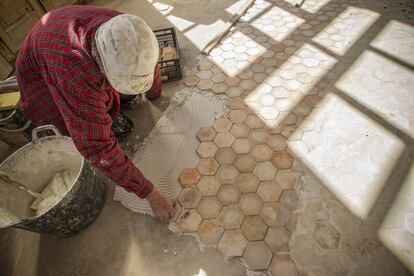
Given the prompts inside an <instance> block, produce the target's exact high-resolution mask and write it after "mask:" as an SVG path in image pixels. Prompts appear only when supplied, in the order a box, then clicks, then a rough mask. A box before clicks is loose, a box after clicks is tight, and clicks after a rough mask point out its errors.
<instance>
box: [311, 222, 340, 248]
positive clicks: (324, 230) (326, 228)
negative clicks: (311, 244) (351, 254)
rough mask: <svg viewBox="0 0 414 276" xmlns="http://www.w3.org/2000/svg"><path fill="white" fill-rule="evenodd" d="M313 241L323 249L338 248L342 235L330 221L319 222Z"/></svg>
mask: <svg viewBox="0 0 414 276" xmlns="http://www.w3.org/2000/svg"><path fill="white" fill-rule="evenodd" d="M313 239H314V240H315V241H316V243H318V244H319V246H320V247H321V248H323V249H335V248H338V245H339V241H340V240H341V235H340V234H339V233H338V231H336V229H335V228H334V227H333V226H332V225H331V224H330V223H329V222H328V221H317V222H316V226H315V231H314V232H313Z"/></svg>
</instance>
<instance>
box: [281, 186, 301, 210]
mask: <svg viewBox="0 0 414 276" xmlns="http://www.w3.org/2000/svg"><path fill="white" fill-rule="evenodd" d="M298 201H299V198H298V195H297V194H296V191H295V190H286V191H283V193H282V196H281V197H280V202H281V203H282V204H283V206H285V208H286V209H288V211H289V212H293V211H295V210H296V209H297V207H298Z"/></svg>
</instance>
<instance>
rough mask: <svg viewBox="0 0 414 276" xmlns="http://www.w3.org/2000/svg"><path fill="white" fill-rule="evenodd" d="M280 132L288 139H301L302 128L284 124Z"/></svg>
mask: <svg viewBox="0 0 414 276" xmlns="http://www.w3.org/2000/svg"><path fill="white" fill-rule="evenodd" d="M281 134H282V135H283V136H284V137H286V139H288V140H289V141H296V140H300V139H302V136H303V130H302V129H300V128H299V127H298V126H284V127H283V128H282V131H281Z"/></svg>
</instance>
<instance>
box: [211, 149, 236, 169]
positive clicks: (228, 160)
mask: <svg viewBox="0 0 414 276" xmlns="http://www.w3.org/2000/svg"><path fill="white" fill-rule="evenodd" d="M214 158H215V159H216V160H217V162H218V163H219V164H220V165H230V164H233V162H234V159H236V153H235V152H234V151H233V150H232V149H231V148H219V149H218V150H217V152H216V154H215V155H214Z"/></svg>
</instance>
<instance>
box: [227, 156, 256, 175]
mask: <svg viewBox="0 0 414 276" xmlns="http://www.w3.org/2000/svg"><path fill="white" fill-rule="evenodd" d="M233 165H234V167H236V169H237V170H238V171H239V172H241V173H246V172H251V171H252V170H253V168H254V166H255V165H256V162H255V161H254V159H253V158H252V157H251V156H250V155H248V154H243V155H238V156H237V157H236V160H235V161H234V164H233Z"/></svg>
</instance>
